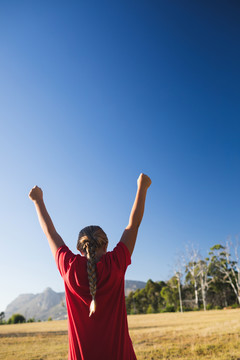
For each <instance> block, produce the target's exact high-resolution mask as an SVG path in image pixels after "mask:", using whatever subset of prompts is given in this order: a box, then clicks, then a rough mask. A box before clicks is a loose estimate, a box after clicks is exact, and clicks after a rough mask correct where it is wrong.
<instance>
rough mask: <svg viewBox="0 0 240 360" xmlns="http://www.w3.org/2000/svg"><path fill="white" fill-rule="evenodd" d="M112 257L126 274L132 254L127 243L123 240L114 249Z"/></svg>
mask: <svg viewBox="0 0 240 360" xmlns="http://www.w3.org/2000/svg"><path fill="white" fill-rule="evenodd" d="M112 259H113V261H114V262H115V264H116V265H117V267H118V269H119V270H121V271H122V272H123V273H124V274H125V272H126V270H127V267H128V265H130V264H131V255H130V252H129V250H128V248H127V247H126V245H125V244H123V243H122V242H121V241H120V242H119V243H118V244H117V246H116V247H115V248H114V249H113V251H112Z"/></svg>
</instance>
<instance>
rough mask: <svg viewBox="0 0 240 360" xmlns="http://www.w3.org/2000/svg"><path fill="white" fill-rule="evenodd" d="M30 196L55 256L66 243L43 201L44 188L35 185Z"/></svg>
mask: <svg viewBox="0 0 240 360" xmlns="http://www.w3.org/2000/svg"><path fill="white" fill-rule="evenodd" d="M29 198H30V199H31V200H32V201H33V203H34V205H35V208H36V211H37V215H38V220H39V223H40V225H41V228H42V230H43V232H44V234H45V235H46V237H47V239H48V243H49V246H50V249H51V251H52V254H53V256H54V257H55V254H56V251H57V249H58V248H59V247H61V246H63V245H65V243H64V241H63V239H62V238H61V236H60V235H59V234H58V233H57V231H56V229H55V227H54V225H53V222H52V220H51V218H50V216H49V214H48V212H47V209H46V206H45V204H44V201H43V192H42V189H41V188H39V187H38V186H34V188H32V190H31V191H30V193H29Z"/></svg>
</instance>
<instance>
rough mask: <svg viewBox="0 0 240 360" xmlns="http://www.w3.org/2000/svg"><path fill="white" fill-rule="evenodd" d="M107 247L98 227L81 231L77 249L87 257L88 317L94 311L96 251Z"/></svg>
mask: <svg viewBox="0 0 240 360" xmlns="http://www.w3.org/2000/svg"><path fill="white" fill-rule="evenodd" d="M107 245H108V238H107V235H106V234H105V232H104V231H103V229H102V228H100V226H97V225H91V226H87V227H85V228H84V229H82V230H81V231H80V233H79V236H78V242H77V249H78V250H79V251H80V252H83V254H84V255H85V256H86V257H87V260H88V261H87V273H88V281H89V290H90V294H91V295H92V302H91V304H90V313H89V316H91V315H92V313H94V312H95V310H96V302H95V295H96V291H97V276H96V251H97V249H99V248H102V247H103V246H107Z"/></svg>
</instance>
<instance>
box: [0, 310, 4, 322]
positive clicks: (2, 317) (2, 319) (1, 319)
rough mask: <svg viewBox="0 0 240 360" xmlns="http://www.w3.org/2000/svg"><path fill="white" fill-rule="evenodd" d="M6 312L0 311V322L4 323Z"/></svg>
mask: <svg viewBox="0 0 240 360" xmlns="http://www.w3.org/2000/svg"><path fill="white" fill-rule="evenodd" d="M4 318H5V313H4V312H3V311H2V312H0V324H3V323H4Z"/></svg>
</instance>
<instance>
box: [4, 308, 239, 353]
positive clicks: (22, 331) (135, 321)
mask: <svg viewBox="0 0 240 360" xmlns="http://www.w3.org/2000/svg"><path fill="white" fill-rule="evenodd" d="M128 321H129V329H130V334H131V338H132V340H133V345H134V348H135V351H136V354H137V358H138V360H143V359H146V360H152V359H154V360H155V359H173V360H174V359H179V360H183V359H184V360H202V359H209V360H240V310H238V309H236V310H220V311H217V310H215V311H207V312H205V313H204V312H189V313H184V314H180V313H166V314H152V315H132V316H129V317H128ZM67 347H68V343H67V322H66V321H50V322H42V323H27V324H17V325H3V326H0V359H4V360H63V359H64V360H66V359H67ZM96 360H97V359H96Z"/></svg>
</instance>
